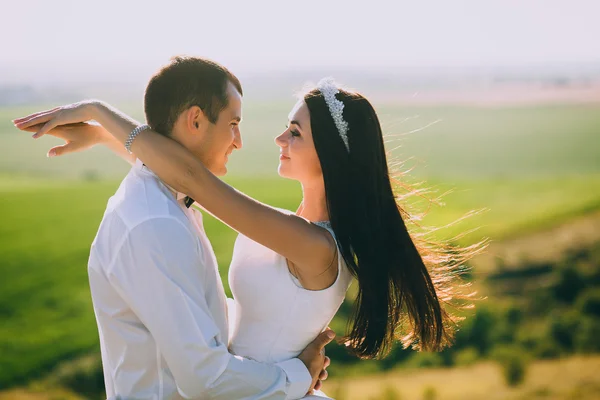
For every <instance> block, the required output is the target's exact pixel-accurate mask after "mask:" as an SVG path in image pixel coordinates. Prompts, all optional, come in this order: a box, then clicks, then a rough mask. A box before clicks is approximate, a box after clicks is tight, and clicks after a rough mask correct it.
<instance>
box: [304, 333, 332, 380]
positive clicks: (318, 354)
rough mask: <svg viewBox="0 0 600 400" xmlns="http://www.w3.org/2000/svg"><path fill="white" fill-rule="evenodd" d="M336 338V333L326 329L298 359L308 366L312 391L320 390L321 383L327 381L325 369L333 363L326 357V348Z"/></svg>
mask: <svg viewBox="0 0 600 400" xmlns="http://www.w3.org/2000/svg"><path fill="white" fill-rule="evenodd" d="M333 338H335V333H334V332H333V331H332V330H331V329H326V330H325V331H323V332H321V333H320V334H319V336H317V338H316V339H315V340H313V341H312V342H311V343H310V344H309V345H308V346H306V348H305V349H304V350H303V351H302V353H300V355H299V356H298V358H299V359H300V360H301V361H302V362H303V363H304V365H306V368H307V369H308V372H309V373H310V376H312V379H313V380H312V384H311V386H310V390H311V391H312V390H313V389H314V390H319V388H320V387H321V382H320V381H322V380H324V379H327V371H326V370H325V368H327V366H328V365H329V363H330V362H331V361H330V360H329V357H326V356H325V346H326V345H327V344H329V342H331V341H332V340H333Z"/></svg>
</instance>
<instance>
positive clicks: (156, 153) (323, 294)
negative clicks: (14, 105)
mask: <svg viewBox="0 0 600 400" xmlns="http://www.w3.org/2000/svg"><path fill="white" fill-rule="evenodd" d="M91 119H94V120H96V121H98V122H99V123H100V124H101V125H103V126H104V127H105V128H106V129H107V130H108V131H110V133H111V134H112V135H114V137H115V138H116V139H118V141H119V142H120V143H125V142H126V141H127V140H128V139H129V140H130V142H131V136H130V132H132V130H134V128H136V127H138V126H139V124H137V123H136V122H135V121H133V120H131V119H129V118H128V117H126V116H124V115H123V114H121V113H119V112H118V111H116V110H114V109H112V108H110V107H109V106H107V105H105V104H102V103H93V104H91V105H90V103H81V104H75V105H69V106H65V107H59V108H58V109H55V110H50V111H48V112H44V113H39V114H34V115H32V116H29V117H25V118H22V119H19V120H15V123H16V125H17V127H19V128H20V129H24V130H27V129H32V128H31V127H32V126H37V125H39V124H45V125H44V126H43V128H42V129H40V130H39V132H38V133H37V137H39V136H41V135H43V134H44V133H47V132H49V131H50V130H51V129H53V128H54V127H56V126H59V125H64V124H70V123H79V122H83V121H87V120H91ZM138 130H139V129H138ZM76 132H77V129H75V130H73V131H72V133H71V135H66V134H64V135H63V138H65V139H66V140H67V141H73V142H77V146H75V147H78V148H79V149H83V148H87V147H90V146H91V145H92V144H94V143H95V142H97V141H98V139H97V138H96V137H95V136H93V135H87V136H85V135H80V136H79V137H78V136H77V134H76ZM34 136H36V135H34ZM276 143H277V145H278V146H279V147H280V149H281V155H280V164H279V174H280V175H281V176H282V177H285V178H289V179H295V180H298V181H299V182H300V184H301V185H302V189H303V199H302V202H301V203H300V206H299V208H298V210H297V211H296V213H295V214H294V213H292V212H287V211H285V210H278V209H274V208H272V207H269V206H267V205H264V204H261V203H259V202H257V201H255V200H253V199H251V198H249V197H247V196H245V195H243V194H242V193H239V192H237V191H236V190H234V189H232V188H231V187H230V186H228V185H227V184H225V183H224V182H222V181H221V180H219V179H218V178H216V177H215V176H214V175H212V173H211V172H210V171H208V170H207V169H206V168H205V167H204V166H203V165H202V163H200V162H199V161H198V160H197V159H196V158H195V157H194V156H193V155H192V154H191V153H189V152H188V151H187V150H186V149H185V148H183V147H182V146H181V145H179V144H178V143H176V142H175V141H173V140H170V139H168V138H166V137H164V136H162V135H160V134H157V133H155V132H153V131H151V130H150V129H145V130H143V131H142V132H141V133H140V134H139V135H138V136H137V137H135V138H134V140H133V142H132V146H131V149H132V151H133V153H134V154H135V156H136V157H137V158H139V159H140V160H141V161H142V162H144V164H146V165H147V166H148V167H149V168H150V169H151V170H153V171H154V172H155V173H156V174H157V175H158V176H159V177H160V178H161V179H162V180H163V181H164V182H166V183H167V184H168V185H170V186H172V187H173V188H174V189H176V190H178V191H180V192H183V193H187V194H188V195H189V196H191V197H192V198H193V199H195V201H196V202H198V203H199V204H200V205H201V206H202V207H204V208H205V209H206V210H207V211H208V212H210V213H211V214H213V215H214V216H216V217H217V218H219V219H220V220H222V221H223V222H224V223H226V224H228V225H229V226H231V227H232V228H233V229H235V230H237V231H238V232H240V234H241V235H240V237H239V238H238V240H237V241H236V245H235V249H234V254H233V260H232V265H231V269H230V277H229V279H230V284H231V288H232V292H233V294H234V297H235V301H236V305H237V307H236V309H237V316H236V318H235V321H233V324H234V326H233V336H232V339H231V348H232V351H233V352H235V353H237V354H239V355H242V356H246V357H251V358H255V359H257V360H260V361H267V362H272V361H277V360H280V359H286V358H290V357H294V356H295V355H297V354H298V353H299V352H300V350H302V348H303V347H304V346H305V345H306V344H307V343H308V342H310V341H311V340H312V339H313V338H314V337H315V336H316V335H317V334H318V333H319V332H320V331H322V330H323V329H324V328H325V327H326V326H327V325H328V323H329V322H330V320H331V319H332V318H333V316H334V315H335V313H336V312H337V310H338V308H339V306H340V305H341V303H342V301H343V299H344V296H345V293H346V290H347V288H348V286H349V284H350V281H351V277H354V278H356V280H357V282H358V294H357V297H356V300H355V308H354V315H353V317H352V328H351V329H350V332H349V334H348V335H347V337H345V338H344V339H343V340H344V341H345V344H346V345H347V347H348V348H349V350H350V351H352V352H353V353H354V354H356V355H357V356H358V357H361V358H379V357H383V356H385V355H386V354H387V352H388V351H389V350H390V347H391V345H392V344H393V341H394V339H400V340H402V342H403V344H404V345H405V346H412V347H414V348H416V349H420V350H440V349H441V348H443V347H444V346H445V345H447V344H449V343H450V341H451V339H452V336H453V326H452V322H453V318H452V317H451V316H450V315H449V314H448V313H447V312H446V311H445V309H444V306H443V303H444V302H446V301H449V300H450V299H451V298H452V297H457V296H456V293H455V287H453V286H452V285H453V278H454V277H455V274H454V273H453V270H454V267H456V266H458V265H459V264H460V263H462V262H463V261H464V260H465V259H466V258H467V256H468V255H469V252H468V251H466V250H460V249H456V248H449V247H442V246H438V247H432V245H431V243H426V242H425V241H423V240H419V239H418V237H414V238H413V237H411V235H410V234H409V232H408V229H407V226H406V224H405V222H404V220H403V215H406V214H405V213H404V212H403V210H402V208H401V207H400V205H399V204H398V203H397V195H396V194H395V192H394V183H393V180H392V177H391V175H390V172H389V170H388V164H387V159H386V153H385V149H384V142H383V135H382V130H381V126H380V123H379V120H378V118H377V114H376V112H375V110H374V108H373V107H372V105H371V104H370V103H369V101H368V100H367V99H366V98H364V97H363V96H362V95H360V94H358V93H355V92H351V91H347V90H344V89H341V88H339V87H338V86H337V85H336V84H335V83H334V82H333V81H332V80H331V79H324V80H322V81H321V82H319V84H318V85H317V87H316V88H314V89H312V90H310V91H309V92H308V93H306V94H305V95H304V96H303V98H301V99H300V100H299V101H298V103H297V104H296V105H295V107H294V109H293V110H292V113H291V114H290V121H289V125H288V127H287V129H286V130H285V131H284V132H283V133H282V134H281V135H279V136H278V137H277V138H276ZM130 144H131V143H130ZM121 152H122V151H121ZM282 237H287V238H288V239H289V238H290V237H291V238H293V239H294V240H282ZM251 267H253V268H251ZM256 293H261V296H256ZM458 297H460V296H458ZM282 306H284V307H285V309H286V310H287V311H288V312H287V314H286V315H288V318H287V319H286V320H285V321H280V320H279V316H280V315H281V314H280V313H279V312H272V309H273V308H274V307H275V308H277V307H282ZM315 310H318V311H319V312H315ZM258 321H260V323H258ZM404 322H407V323H408V326H406V324H405V323H404ZM276 327H278V328H280V329H279V331H277V330H276V329H274V328H276ZM257 330H264V332H262V333H257V332H256V331H257ZM249 331H253V332H252V334H250V333H249ZM273 332H278V333H277V335H278V336H275V337H274V336H273ZM257 334H260V335H261V337H269V338H270V339H272V340H265V341H264V342H265V346H263V347H261V346H257V345H256V343H252V342H249V341H247V340H246V338H248V337H256V335H257ZM267 343H268V346H267V345H266V344H267Z"/></svg>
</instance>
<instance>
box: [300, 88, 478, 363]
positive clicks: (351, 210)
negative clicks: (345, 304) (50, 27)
mask: <svg viewBox="0 0 600 400" xmlns="http://www.w3.org/2000/svg"><path fill="white" fill-rule="evenodd" d="M336 98H337V99H338V100H340V101H342V102H343V103H344V111H343V117H344V120H345V121H346V122H347V123H348V128H349V129H348V139H349V147H350V151H347V150H346V147H345V146H344V143H343V141H342V139H341V137H340V134H339V131H338V129H337V128H336V125H335V123H334V121H333V118H332V116H331V113H330V111H329V108H328V106H327V104H326V102H325V99H324V97H323V96H322V94H321V92H320V91H319V90H317V89H313V90H312V91H310V92H308V93H307V94H305V95H304V101H305V102H306V104H307V106H308V109H309V111H310V122H311V127H312V136H313V140H314V143H315V148H316V151H317V154H318V157H319V160H320V162H321V169H322V170H323V178H324V182H325V194H326V198H327V208H328V211H329V217H330V221H331V226H332V228H333V230H334V232H335V234H336V239H337V243H338V246H339V248H340V251H341V254H342V256H343V258H344V260H345V262H346V264H347V266H348V268H349V269H350V271H351V273H352V274H353V275H354V277H355V278H356V279H357V281H358V294H357V297H356V301H355V306H354V307H355V308H354V313H353V317H352V328H351V330H350V333H349V335H348V336H346V337H345V338H344V341H345V342H346V345H347V346H348V348H349V349H350V351H352V352H353V353H354V354H356V355H357V356H359V357H361V358H380V357H383V356H385V355H386V354H387V353H388V352H389V350H390V349H391V345H392V344H393V341H394V339H400V340H402V342H403V344H404V346H405V347H406V346H412V347H413V348H416V349H420V350H440V349H442V348H443V347H444V346H446V345H448V344H449V343H451V341H452V338H453V332H454V320H455V318H454V317H452V316H451V315H449V314H448V313H447V312H446V311H445V307H444V306H443V303H446V302H448V301H449V300H450V299H451V298H452V297H457V293H455V292H456V290H455V289H456V286H454V287H453V286H452V285H454V282H455V279H454V278H456V274H455V269H456V267H457V266H459V265H460V264H462V262H463V261H464V260H465V259H466V258H468V253H470V252H469V251H468V250H466V249H465V250H464V251H461V250H460V249H457V248H451V247H448V246H444V245H439V246H436V245H434V244H432V243H431V242H426V241H424V240H421V239H419V237H418V236H415V237H411V235H410V234H409V231H408V229H407V226H406V224H405V220H404V219H405V218H408V214H406V213H405V212H404V210H403V209H402V208H401V207H400V205H399V204H398V202H397V189H398V188H397V187H395V183H394V182H395V180H394V177H393V176H391V175H390V171H389V168H388V162H387V157H386V152H385V148H384V140H383V135H382V130H381V125H380V123H379V119H378V118H377V114H376V113H375V110H374V108H373V106H372V105H371V104H370V103H369V101H368V100H367V99H366V98H364V97H363V96H361V95H360V94H358V93H352V92H349V91H346V90H342V89H340V92H339V93H338V94H337V95H336ZM395 192H396V193H395ZM403 216H404V218H403ZM458 297H460V295H458ZM407 325H408V326H407Z"/></svg>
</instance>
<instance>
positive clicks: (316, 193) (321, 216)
mask: <svg viewBox="0 0 600 400" xmlns="http://www.w3.org/2000/svg"><path fill="white" fill-rule="evenodd" d="M296 213H297V214H298V215H300V216H301V217H304V218H306V219H308V220H309V221H313V222H316V221H329V213H328V212H327V201H326V198H325V185H324V184H323V183H320V184H311V185H306V184H304V183H303V184H302V203H300V207H299V208H298V211H297V212H296Z"/></svg>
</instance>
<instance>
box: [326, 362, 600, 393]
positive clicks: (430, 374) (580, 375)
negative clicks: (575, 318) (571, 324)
mask: <svg viewBox="0 0 600 400" xmlns="http://www.w3.org/2000/svg"><path fill="white" fill-rule="evenodd" d="M598 369H600V357H599V356H587V357H582V356H576V357H571V358H566V359H559V360H552V361H535V362H533V363H532V364H531V366H530V367H529V368H528V370H527V375H526V378H525V382H524V383H523V384H522V385H520V386H518V387H516V388H510V387H508V386H507V385H506V384H505V382H504V379H503V377H502V371H501V369H500V366H499V365H497V364H495V363H491V362H484V363H477V364H475V365H473V366H468V367H455V368H452V369H447V368H439V369H428V370H410V369H397V370H395V371H392V372H389V373H385V374H381V375H378V376H369V377H362V378H361V377H353V378H352V379H348V380H346V379H331V380H328V381H327V382H326V385H325V391H326V393H327V394H329V395H330V396H333V397H335V398H336V399H337V400H355V399H356V400H359V399H360V400H370V399H372V400H378V399H380V400H400V399H427V398H430V399H436V400H454V399H490V400H496V399H498V400H499V399H502V400H509V399H511V400H512V399H515V400H516V399H575V398H576V399H582V400H586V399H589V400H591V399H597V398H598V396H600V382H599V381H598V377H597V371H598Z"/></svg>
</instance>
